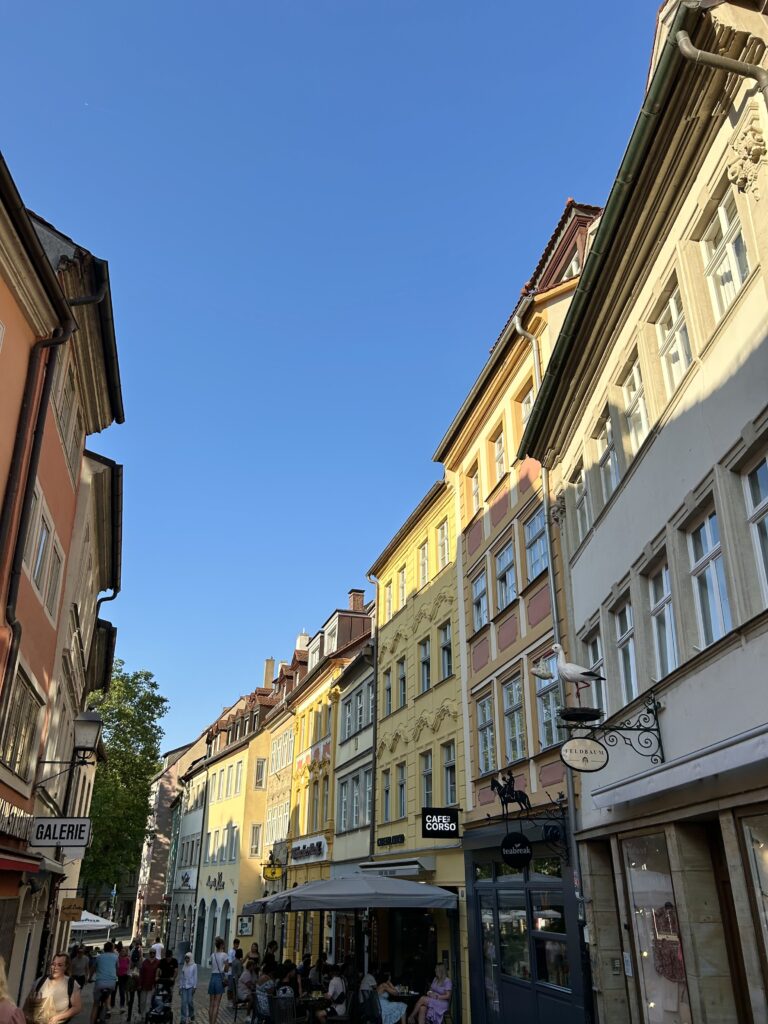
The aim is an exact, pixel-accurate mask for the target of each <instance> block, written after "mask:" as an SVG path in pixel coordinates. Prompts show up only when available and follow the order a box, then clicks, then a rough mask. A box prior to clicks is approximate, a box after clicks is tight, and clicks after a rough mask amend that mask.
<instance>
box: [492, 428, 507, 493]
mask: <svg viewBox="0 0 768 1024" xmlns="http://www.w3.org/2000/svg"><path fill="white" fill-rule="evenodd" d="M493 466H494V472H495V474H496V483H498V482H499V480H501V478H502V477H503V476H504V470H505V466H504V431H503V430H500V431H499V432H498V434H497V435H496V437H494V439H493Z"/></svg>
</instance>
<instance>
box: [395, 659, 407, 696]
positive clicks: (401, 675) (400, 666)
mask: <svg viewBox="0 0 768 1024" xmlns="http://www.w3.org/2000/svg"><path fill="white" fill-rule="evenodd" d="M397 695H398V698H399V704H398V707H401V708H404V707H405V703H406V701H407V700H408V680H407V678H406V675H405V658H401V659H400V660H399V661H398V663H397Z"/></svg>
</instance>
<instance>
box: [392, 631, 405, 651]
mask: <svg viewBox="0 0 768 1024" xmlns="http://www.w3.org/2000/svg"><path fill="white" fill-rule="evenodd" d="M407 639H408V637H407V636H406V635H405V633H403V632H402V631H401V630H399V629H398V631H397V632H396V633H395V635H394V636H393V637H392V640H391V641H390V644H389V650H390V652H391V653H392V654H394V653H395V651H396V650H397V648H398V645H399V644H400V641H401V640H407Z"/></svg>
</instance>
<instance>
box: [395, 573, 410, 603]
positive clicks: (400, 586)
mask: <svg viewBox="0 0 768 1024" xmlns="http://www.w3.org/2000/svg"><path fill="white" fill-rule="evenodd" d="M405 579H406V576H405V566H403V567H402V568H401V569H398V572H397V601H398V604H397V606H398V608H405V602H406V601H407V599H408V593H407V590H406V583H405Z"/></svg>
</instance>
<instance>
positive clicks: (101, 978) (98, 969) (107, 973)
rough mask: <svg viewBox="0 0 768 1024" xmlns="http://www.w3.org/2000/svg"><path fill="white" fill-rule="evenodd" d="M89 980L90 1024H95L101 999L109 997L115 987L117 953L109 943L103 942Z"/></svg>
mask: <svg viewBox="0 0 768 1024" xmlns="http://www.w3.org/2000/svg"><path fill="white" fill-rule="evenodd" d="M91 978H92V979H93V1008H92V1009H91V1024H96V1017H97V1016H98V1013H99V1003H100V1002H101V999H102V997H103V998H105V999H106V998H107V995H105V993H107V994H108V995H111V994H112V993H113V992H114V991H115V986H116V985H117V953H116V952H115V949H114V946H113V945H112V943H111V942H105V943H104V949H103V951H102V952H101V953H99V955H98V956H97V957H96V960H95V962H94V965H93V972H92V974H91Z"/></svg>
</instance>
